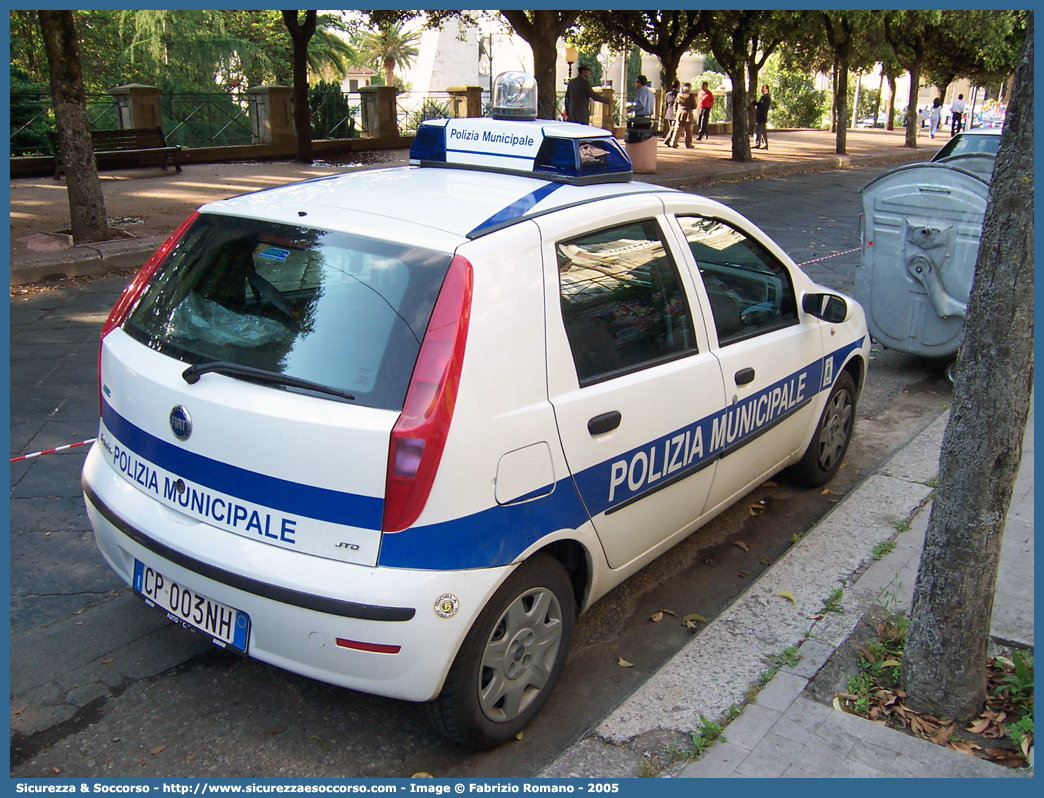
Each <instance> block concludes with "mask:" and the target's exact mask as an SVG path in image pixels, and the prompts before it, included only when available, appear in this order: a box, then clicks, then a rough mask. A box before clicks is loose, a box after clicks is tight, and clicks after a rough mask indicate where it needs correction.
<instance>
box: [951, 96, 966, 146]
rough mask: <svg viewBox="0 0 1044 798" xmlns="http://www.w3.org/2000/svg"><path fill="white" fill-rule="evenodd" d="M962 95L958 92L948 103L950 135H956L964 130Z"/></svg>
mask: <svg viewBox="0 0 1044 798" xmlns="http://www.w3.org/2000/svg"><path fill="white" fill-rule="evenodd" d="M964 107H965V106H964V95H963V94H958V95H957V99H956V100H954V101H953V102H952V103H950V135H951V136H956V135H957V134H958V133H960V132H961V131H962V130H964Z"/></svg>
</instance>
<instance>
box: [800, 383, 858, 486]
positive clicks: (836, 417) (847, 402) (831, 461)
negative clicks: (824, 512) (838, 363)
mask: <svg viewBox="0 0 1044 798" xmlns="http://www.w3.org/2000/svg"><path fill="white" fill-rule="evenodd" d="M855 410H856V389H855V383H854V382H853V381H852V377H851V375H850V374H849V373H848V372H847V371H842V372H841V373H840V374H839V375H838V377H837V379H836V380H835V381H834V387H833V388H832V389H831V391H830V398H828V399H827V403H826V407H825V408H823V415H822V416H820V418H819V423H818V424H817V425H816V432H815V434H814V435H813V436H812V440H811V441H810V442H809V444H808V448H807V449H806V450H805V453H804V455H802V457H801V460H799V461H798V462H797V463H796V464H795V465H793V466H791V468H790V469H789V471H788V474H789V476H790V477H791V479H793V480H794V482H797V483H798V484H799V485H804V486H806V487H809V488H818V487H819V486H820V485H825V484H826V483H827V482H829V481H830V480H831V479H833V478H834V474H836V473H837V470H838V469H839V468H840V467H841V463H842V461H843V460H844V459H845V453H846V452H847V451H848V444H849V443H850V442H851V440H852V428H853V426H854V425H855Z"/></svg>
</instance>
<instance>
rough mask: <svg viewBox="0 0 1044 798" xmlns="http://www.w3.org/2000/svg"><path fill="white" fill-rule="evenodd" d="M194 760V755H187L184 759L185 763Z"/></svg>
mask: <svg viewBox="0 0 1044 798" xmlns="http://www.w3.org/2000/svg"><path fill="white" fill-rule="evenodd" d="M195 758H196V755H195V754H189V755H188V756H187V757H185V761H186V762H191V761H192V760H193V759H195Z"/></svg>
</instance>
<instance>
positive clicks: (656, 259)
mask: <svg viewBox="0 0 1044 798" xmlns="http://www.w3.org/2000/svg"><path fill="white" fill-rule="evenodd" d="M662 211H663V206H662V203H661V202H660V201H659V200H658V199H656V198H655V197H652V196H649V195H641V196H631V197H618V198H614V199H612V200H607V201H603V202H599V203H595V204H587V205H582V206H578V207H574V208H568V209H564V210H562V211H559V212H557V213H555V214H551V215H547V216H543V217H540V218H539V219H537V220H536V221H537V224H538V225H539V226H540V230H541V238H542V244H541V246H542V252H543V260H544V275H545V297H546V307H547V351H548V357H547V360H548V390H549V398H550V401H551V403H552V404H553V406H554V409H555V416H556V420H557V423H558V429H559V435H560V437H561V441H562V447H563V450H564V452H565V456H566V460H567V462H568V465H569V469H570V472H571V473H572V475H573V478H574V480H575V483H576V486H577V489H578V491H579V493H580V495H581V497H582V498H583V501H584V504H585V505H586V507H587V510H588V513H589V514H590V516H591V519H592V521H593V524H594V527H595V530H596V532H597V534H598V537H599V539H600V540H601V543H602V546H603V550H604V552H605V555H606V559H607V560H608V562H609V565H610V567H612V568H620V567H622V566H625V565H627V564H628V563H631V562H633V561H635V560H636V559H637V558H639V557H641V556H642V555H643V554H646V553H647V552H650V550H652V549H656V548H657V547H659V548H660V550H662V548H665V547H666V545H669V544H668V543H667V541H670V540H671V539H672V538H676V537H678V536H681V535H683V534H687V533H688V532H689V531H691V530H692V529H693V528H695V523H694V522H695V520H696V519H697V518H698V517H699V516H700V515H701V514H702V512H703V509H704V506H705V504H706V499H707V496H708V494H709V492H710V488H711V484H712V480H713V475H714V464H713V460H712V458H710V457H709V456H708V447H707V444H708V440H707V439H708V436H709V434H710V430H709V427H708V424H709V419H710V417H711V416H712V415H713V414H714V413H715V412H717V411H719V410H720V409H721V408H722V407H723V406H724V405H723V402H724V391H723V388H722V377H721V369H720V367H719V365H718V361H717V359H716V358H715V357H714V355H713V354H711V352H710V351H709V349H708V334H707V329H706V325H705V324H704V321H703V318H702V315H701V313H700V311H699V306H698V304H696V303H694V302H693V301H692V288H693V284H692V279H691V277H690V276H689V275H688V274H687V273H686V271H685V270H684V269H679V267H678V256H679V252H678V250H677V244H676V243H675V245H674V246H673V247H672V246H670V245H668V243H667V242H668V237H667V236H666V235H665V233H664V224H665V219H664V217H663V213H662Z"/></svg>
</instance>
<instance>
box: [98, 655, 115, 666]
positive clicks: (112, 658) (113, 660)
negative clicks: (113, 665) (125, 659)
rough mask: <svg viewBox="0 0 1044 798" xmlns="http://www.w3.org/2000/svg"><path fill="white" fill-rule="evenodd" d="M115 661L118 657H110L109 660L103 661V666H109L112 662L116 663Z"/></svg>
mask: <svg viewBox="0 0 1044 798" xmlns="http://www.w3.org/2000/svg"><path fill="white" fill-rule="evenodd" d="M115 661H116V657H109V658H108V659H103V660H102V661H101V664H102V665H108V664H109V663H110V662H115Z"/></svg>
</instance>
